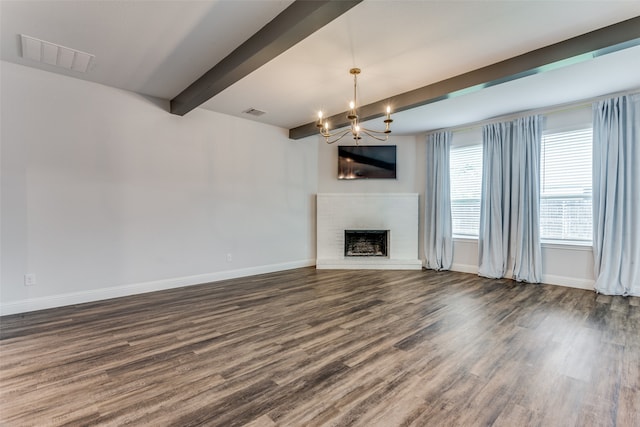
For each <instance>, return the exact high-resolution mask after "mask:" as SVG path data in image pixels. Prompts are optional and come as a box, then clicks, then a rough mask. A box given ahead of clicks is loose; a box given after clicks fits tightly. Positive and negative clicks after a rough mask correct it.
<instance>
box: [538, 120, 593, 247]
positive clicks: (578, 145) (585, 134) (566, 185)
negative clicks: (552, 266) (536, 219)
mask: <svg viewBox="0 0 640 427" xmlns="http://www.w3.org/2000/svg"><path fill="white" fill-rule="evenodd" d="M592 135H593V132H592V129H590V128H589V129H580V130H575V131H570V132H559V133H550V134H547V135H543V137H542V151H541V158H540V236H541V238H542V239H544V240H570V241H580V242H590V241H591V239H592V226H593V220H592V211H591V197H592V196H591V194H592V186H591V168H592V166H591V164H592V148H591V147H592Z"/></svg>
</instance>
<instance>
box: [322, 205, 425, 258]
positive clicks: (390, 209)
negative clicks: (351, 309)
mask: <svg viewBox="0 0 640 427" xmlns="http://www.w3.org/2000/svg"><path fill="white" fill-rule="evenodd" d="M418 200H419V198H418V194H417V193H321V194H318V195H317V259H316V268H318V269H381V270H419V269H421V268H422V261H420V259H418ZM345 230H389V237H388V238H389V251H388V256H386V257H363V256H358V257H345V254H344V239H345V237H344V236H345Z"/></svg>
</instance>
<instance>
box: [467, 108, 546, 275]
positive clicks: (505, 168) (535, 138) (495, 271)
mask: <svg viewBox="0 0 640 427" xmlns="http://www.w3.org/2000/svg"><path fill="white" fill-rule="evenodd" d="M541 123H542V117H541V116H530V117H523V118H520V119H517V120H514V121H512V122H504V123H492V124H488V125H486V126H484V127H483V129H482V143H483V170H482V199H481V203H480V230H479V238H478V257H479V260H478V274H479V275H480V276H484V277H490V278H501V277H505V276H506V275H507V274H508V271H509V270H510V269H511V270H512V278H513V279H515V280H517V281H519V282H530V283H540V282H541V281H542V249H541V246H540V148H541V143H542V131H541V127H542V126H541Z"/></svg>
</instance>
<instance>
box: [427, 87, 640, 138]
mask: <svg viewBox="0 0 640 427" xmlns="http://www.w3.org/2000/svg"><path fill="white" fill-rule="evenodd" d="M635 94H640V87H637V88H634V89H627V90H624V91H621V92H614V93H610V94H607V95H600V96H596V97H593V98H586V99H582V100H580V101H572V102H566V103H564V104H556V105H552V106H548V107H541V108H535V109H532V110H522V111H518V112H516V113H509V114H504V115H502V116H495V117H491V118H488V119H484V120H478V121H477V122H472V123H465V124H464V125H458V126H451V127H447V128H440V129H434V130H430V131H427V132H425V135H429V134H432V133H436V132H442V131H451V132H454V133H455V132H463V131H466V130H470V129H474V128H477V127H479V126H484V125H488V124H491V123H498V122H502V121H505V120H514V119H517V118H520V117H524V116H530V115H535V114H550V113H559V112H563V111H571V110H577V109H578V108H582V107H586V106H588V105H591V104H593V103H594V102H598V101H602V100H604V99H608V98H616V97H619V96H624V95H635Z"/></svg>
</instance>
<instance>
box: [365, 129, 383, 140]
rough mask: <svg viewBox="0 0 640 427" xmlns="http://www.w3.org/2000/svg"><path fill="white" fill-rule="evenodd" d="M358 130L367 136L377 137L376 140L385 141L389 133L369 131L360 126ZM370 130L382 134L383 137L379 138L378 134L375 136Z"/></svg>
mask: <svg viewBox="0 0 640 427" xmlns="http://www.w3.org/2000/svg"><path fill="white" fill-rule="evenodd" d="M360 132H362V133H364V134H366V135H367V136H369V137H371V138H373V139H377V140H378V141H387V140H388V139H389V134H385V133H384V132H377V131H370V130H368V129H362V128H360ZM370 132H375V133H380V134H384V135H385V137H384V138H380V137H379V136H376V135H374V134H373V133H370Z"/></svg>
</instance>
